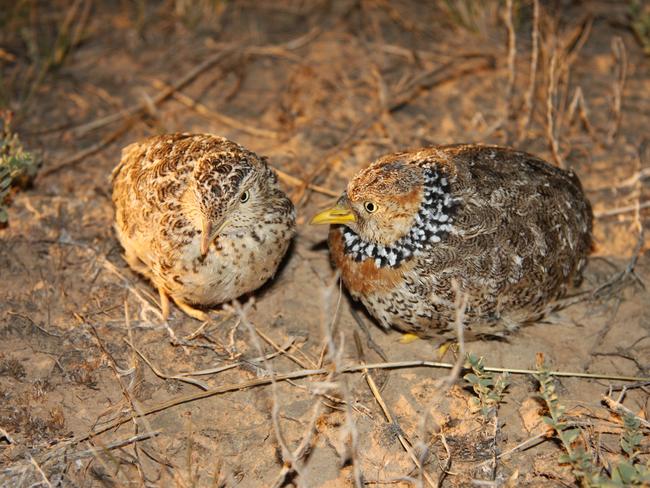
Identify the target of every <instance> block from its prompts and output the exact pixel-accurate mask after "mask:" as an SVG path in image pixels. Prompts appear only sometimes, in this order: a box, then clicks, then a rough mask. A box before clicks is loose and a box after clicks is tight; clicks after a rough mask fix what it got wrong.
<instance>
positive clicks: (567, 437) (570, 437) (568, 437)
mask: <svg viewBox="0 0 650 488" xmlns="http://www.w3.org/2000/svg"><path fill="white" fill-rule="evenodd" d="M579 435H580V429H570V430H565V431H563V432H562V433H561V434H560V439H562V442H564V443H565V444H571V443H572V442H573V441H575V440H576V439H577V438H578V436H579Z"/></svg>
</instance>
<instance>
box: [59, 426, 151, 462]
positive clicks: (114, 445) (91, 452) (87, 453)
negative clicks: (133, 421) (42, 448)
mask: <svg viewBox="0 0 650 488" xmlns="http://www.w3.org/2000/svg"><path fill="white" fill-rule="evenodd" d="M161 432H162V431H161V430H155V431H153V432H143V433H142V434H138V435H134V436H131V437H129V438H127V439H121V440H119V441H115V442H111V443H109V444H106V445H105V446H102V447H101V449H97V448H95V447H93V448H91V449H85V450H83V451H77V452H73V453H69V454H66V455H65V457H66V459H67V460H68V461H76V460H77V459H83V458H87V457H91V456H96V455H97V454H98V453H100V452H102V451H110V450H112V449H119V448H122V447H125V446H128V445H129V444H135V443H137V442H140V441H144V440H147V439H151V438H152V437H156V436H158V435H160V433H161ZM48 459H51V458H48Z"/></svg>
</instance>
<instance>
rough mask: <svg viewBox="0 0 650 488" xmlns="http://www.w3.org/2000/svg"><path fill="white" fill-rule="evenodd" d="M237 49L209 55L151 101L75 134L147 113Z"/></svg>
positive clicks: (92, 123) (81, 126) (102, 119)
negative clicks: (149, 108)
mask: <svg viewBox="0 0 650 488" xmlns="http://www.w3.org/2000/svg"><path fill="white" fill-rule="evenodd" d="M236 50H237V47H236V46H232V45H231V46H229V47H226V48H225V49H223V50H222V51H219V52H217V53H215V54H213V55H212V56H210V57H208V58H207V59H206V60H205V61H203V62H202V63H200V64H198V65H197V66H195V67H194V68H193V69H192V70H190V71H189V72H188V73H187V74H186V75H185V76H183V77H181V78H180V79H179V80H178V81H176V82H175V83H173V84H172V85H170V86H169V87H168V88H166V89H164V90H162V91H161V92H160V93H158V94H157V95H156V96H154V97H153V98H152V99H151V100H150V102H148V101H146V100H143V101H141V102H139V103H137V104H135V105H133V106H131V107H128V108H126V109H124V110H120V111H119V112H117V113H114V114H111V115H108V116H106V117H102V118H100V119H97V120H94V121H92V122H89V123H87V124H83V125H80V126H78V127H76V128H75V129H74V130H73V134H74V135H75V136H76V137H80V136H82V135H84V134H86V133H88V132H90V131H93V130H96V129H99V128H101V127H104V126H106V125H109V124H112V123H113V122H117V121H118V120H122V119H124V118H130V117H136V116H139V115H141V114H143V113H145V112H146V111H147V109H148V107H149V105H150V103H152V104H153V105H154V106H155V105H158V104H159V103H160V102H162V101H164V100H166V99H167V98H169V97H170V96H172V94H173V93H174V92H176V91H178V90H180V89H181V88H183V87H184V86H185V85H187V84H189V83H190V82H192V81H193V80H194V79H195V78H196V77H197V76H199V75H200V74H201V73H203V72H204V71H206V70H208V69H209V68H211V67H212V66H214V65H215V64H217V63H219V62H221V61H222V60H223V59H224V58H226V57H227V56H229V55H230V54H233V53H234V52H235V51H236Z"/></svg>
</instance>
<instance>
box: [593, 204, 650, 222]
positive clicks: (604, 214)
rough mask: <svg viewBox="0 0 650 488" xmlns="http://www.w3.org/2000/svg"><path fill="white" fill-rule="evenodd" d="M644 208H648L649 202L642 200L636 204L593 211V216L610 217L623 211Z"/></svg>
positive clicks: (649, 206)
mask: <svg viewBox="0 0 650 488" xmlns="http://www.w3.org/2000/svg"><path fill="white" fill-rule="evenodd" d="M644 208H650V202H643V203H641V204H637V205H627V206H625V207H617V208H610V209H608V210H599V211H598V212H594V217H596V218H597V219H601V218H603V217H612V216H614V215H621V214H624V213H630V212H636V211H637V210H642V209H644Z"/></svg>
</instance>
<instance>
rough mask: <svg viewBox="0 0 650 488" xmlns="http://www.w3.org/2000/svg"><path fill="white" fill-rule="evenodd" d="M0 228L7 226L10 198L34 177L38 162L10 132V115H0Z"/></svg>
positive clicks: (8, 113) (16, 135)
mask: <svg viewBox="0 0 650 488" xmlns="http://www.w3.org/2000/svg"><path fill="white" fill-rule="evenodd" d="M0 121H1V122H2V127H1V132H0V226H4V225H6V224H7V222H8V219H9V215H8V213H7V206H8V205H9V203H10V199H11V196H12V195H13V194H14V192H15V191H17V190H18V189H20V188H24V187H25V186H27V185H28V184H29V183H30V182H31V180H32V179H33V178H34V176H36V173H37V171H38V167H39V165H40V160H39V159H38V158H36V157H35V156H34V155H33V154H32V153H29V152H26V151H25V150H24V148H23V146H22V144H21V142H20V139H19V138H18V134H15V133H13V132H12V131H11V127H10V125H11V113H10V112H4V113H0Z"/></svg>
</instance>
